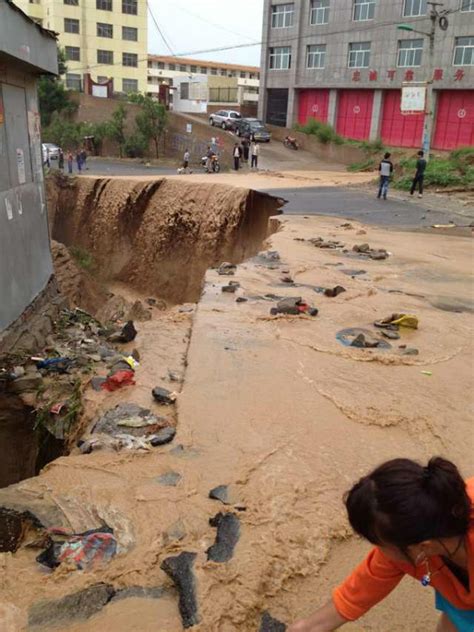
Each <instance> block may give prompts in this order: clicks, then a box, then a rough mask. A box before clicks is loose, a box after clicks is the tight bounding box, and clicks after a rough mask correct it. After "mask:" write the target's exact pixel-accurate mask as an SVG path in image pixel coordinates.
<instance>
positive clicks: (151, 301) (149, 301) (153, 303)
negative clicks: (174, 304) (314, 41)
mask: <svg viewBox="0 0 474 632" xmlns="http://www.w3.org/2000/svg"><path fill="white" fill-rule="evenodd" d="M145 301H146V303H148V305H150V306H151V307H154V306H155V305H156V298H147V299H145Z"/></svg>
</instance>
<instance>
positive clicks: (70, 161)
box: [67, 151, 74, 175]
mask: <svg viewBox="0 0 474 632" xmlns="http://www.w3.org/2000/svg"><path fill="white" fill-rule="evenodd" d="M73 164H74V156H73V155H72V152H71V151H68V152H67V172H68V173H69V175H72V167H73Z"/></svg>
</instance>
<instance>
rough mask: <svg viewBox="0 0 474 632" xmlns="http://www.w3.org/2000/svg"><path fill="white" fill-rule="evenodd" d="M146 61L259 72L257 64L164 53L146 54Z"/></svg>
mask: <svg viewBox="0 0 474 632" xmlns="http://www.w3.org/2000/svg"><path fill="white" fill-rule="evenodd" d="M148 61H161V62H163V63H165V64H191V65H193V66H206V67H207V68H217V69H219V68H225V69H227V70H242V71H245V72H260V67H259V66H243V65H240V64H224V63H221V62H218V61H205V60H204V59H190V58H189V57H171V56H166V55H148Z"/></svg>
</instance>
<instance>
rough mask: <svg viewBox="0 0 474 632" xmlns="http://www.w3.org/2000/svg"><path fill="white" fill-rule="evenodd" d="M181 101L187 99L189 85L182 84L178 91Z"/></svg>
mask: <svg viewBox="0 0 474 632" xmlns="http://www.w3.org/2000/svg"><path fill="white" fill-rule="evenodd" d="M180 96H181V99H185V100H187V99H189V83H182V84H181V90H180Z"/></svg>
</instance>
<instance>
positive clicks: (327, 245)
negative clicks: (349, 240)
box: [308, 237, 345, 250]
mask: <svg viewBox="0 0 474 632" xmlns="http://www.w3.org/2000/svg"><path fill="white" fill-rule="evenodd" d="M308 241H309V242H310V243H311V244H313V246H315V247H316V248H323V249H328V250H335V249H336V248H344V246H345V244H344V243H343V242H342V241H334V240H332V239H330V240H328V241H325V240H324V239H323V238H322V237H313V238H312V239H309V240H308Z"/></svg>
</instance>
